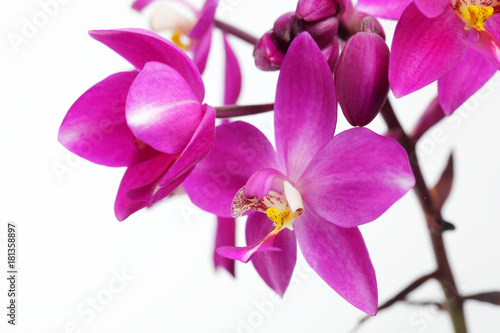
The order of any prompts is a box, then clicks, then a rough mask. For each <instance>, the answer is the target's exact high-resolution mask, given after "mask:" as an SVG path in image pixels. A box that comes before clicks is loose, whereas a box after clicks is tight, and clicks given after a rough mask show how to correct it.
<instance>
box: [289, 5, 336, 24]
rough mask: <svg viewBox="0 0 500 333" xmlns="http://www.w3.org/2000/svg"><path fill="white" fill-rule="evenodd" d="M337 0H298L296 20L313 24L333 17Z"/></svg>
mask: <svg viewBox="0 0 500 333" xmlns="http://www.w3.org/2000/svg"><path fill="white" fill-rule="evenodd" d="M336 12H337V0H299V3H298V4H297V10H296V11H295V15H296V16H297V18H299V19H301V20H304V21H308V22H314V21H318V20H322V19H324V18H327V17H330V16H333V15H335V13H336Z"/></svg>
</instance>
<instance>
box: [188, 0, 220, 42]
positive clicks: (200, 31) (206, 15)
mask: <svg viewBox="0 0 500 333" xmlns="http://www.w3.org/2000/svg"><path fill="white" fill-rule="evenodd" d="M218 3H219V0H208V1H207V2H206V3H205V6H204V8H203V11H202V12H201V15H200V18H199V19H198V22H197V23H196V25H195V26H194V27H193V30H191V32H190V33H189V38H192V39H201V38H203V36H205V34H206V33H207V31H208V30H209V29H212V27H213V24H214V21H215V11H216V10H217V4H218Z"/></svg>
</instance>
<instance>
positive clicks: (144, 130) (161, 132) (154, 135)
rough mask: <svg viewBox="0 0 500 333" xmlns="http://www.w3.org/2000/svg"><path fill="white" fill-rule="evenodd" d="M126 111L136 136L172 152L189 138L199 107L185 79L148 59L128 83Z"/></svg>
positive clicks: (179, 148)
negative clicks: (130, 83)
mask: <svg viewBox="0 0 500 333" xmlns="http://www.w3.org/2000/svg"><path fill="white" fill-rule="evenodd" d="M126 115H127V123H128V126H129V127H130V129H131V130H132V132H133V133H134V135H135V136H136V137H137V138H139V139H140V140H142V141H144V142H145V143H147V144H148V145H150V146H151V147H153V148H155V149H156V150H159V151H162V152H164V153H168V154H176V153H179V152H181V151H182V150H183V149H184V147H185V146H186V144H187V143H188V141H189V140H190V139H191V136H192V135H193V133H194V131H195V130H196V128H197V127H198V125H199V123H200V121H201V118H202V116H203V111H202V108H201V105H200V102H199V101H198V100H197V98H196V95H195V94H194V92H193V90H192V89H191V87H190V85H189V83H188V82H186V80H185V79H184V78H183V77H182V76H181V75H180V74H179V73H178V72H177V71H176V70H175V69H174V68H172V67H170V66H168V65H165V64H163V63H160V62H148V63H147V64H146V65H145V66H144V69H143V70H142V71H141V72H140V73H139V75H138V76H137V78H136V79H135V81H134V83H132V86H131V87H130V91H129V93H128V97H127V108H126Z"/></svg>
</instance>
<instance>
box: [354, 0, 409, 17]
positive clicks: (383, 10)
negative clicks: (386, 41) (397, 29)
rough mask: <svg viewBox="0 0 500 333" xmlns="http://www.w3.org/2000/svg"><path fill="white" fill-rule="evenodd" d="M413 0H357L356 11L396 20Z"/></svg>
mask: <svg viewBox="0 0 500 333" xmlns="http://www.w3.org/2000/svg"><path fill="white" fill-rule="evenodd" d="M412 1H413V0H393V1H387V0H358V3H357V4H356V11H358V12H363V13H366V14H370V15H373V16H375V17H380V18H384V19H388V20H397V19H399V17H400V16H401V14H402V13H403V11H404V10H405V8H406V7H407V6H408V5H409V4H410V3H411V2H412Z"/></svg>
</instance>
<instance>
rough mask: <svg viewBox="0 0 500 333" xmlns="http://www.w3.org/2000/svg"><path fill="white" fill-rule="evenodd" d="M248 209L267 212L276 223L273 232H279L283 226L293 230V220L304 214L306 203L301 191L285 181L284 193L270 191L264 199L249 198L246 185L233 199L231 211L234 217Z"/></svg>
mask: <svg viewBox="0 0 500 333" xmlns="http://www.w3.org/2000/svg"><path fill="white" fill-rule="evenodd" d="M248 211H258V212H262V213H265V214H266V215H267V217H269V218H270V219H271V221H273V222H274V224H275V225H276V227H275V228H274V230H273V231H272V232H271V233H274V234H277V233H278V232H280V231H281V230H282V229H283V228H288V229H290V230H293V222H294V221H295V220H296V219H297V218H299V217H300V216H302V214H304V204H303V202H302V197H301V196H300V193H299V191H297V190H296V189H295V188H294V187H293V186H292V185H291V184H290V183H289V182H287V181H284V182H283V193H278V192H275V191H269V193H268V194H267V195H266V196H265V197H264V198H262V200H258V199H257V198H256V197H253V198H247V197H246V196H245V194H244V187H243V188H241V189H240V190H239V191H238V193H236V195H235V197H234V199H233V203H232V205H231V213H232V216H233V217H238V216H241V215H243V213H245V212H248Z"/></svg>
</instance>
